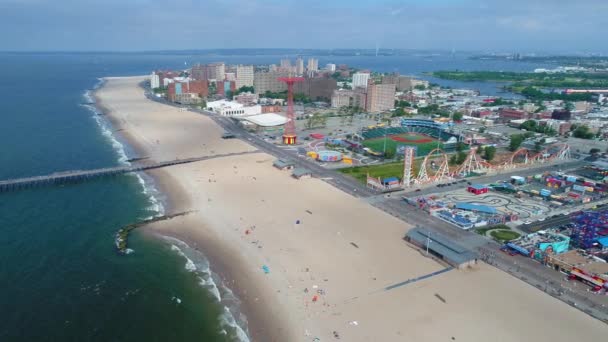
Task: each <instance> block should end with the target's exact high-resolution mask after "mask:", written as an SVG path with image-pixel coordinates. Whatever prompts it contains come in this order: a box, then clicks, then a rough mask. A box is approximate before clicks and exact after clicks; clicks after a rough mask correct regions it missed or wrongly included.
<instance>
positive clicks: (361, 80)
mask: <svg viewBox="0 0 608 342" xmlns="http://www.w3.org/2000/svg"><path fill="white" fill-rule="evenodd" d="M367 81H369V74H368V73H366V72H356V73H354V74H353V89H354V88H357V87H360V88H365V89H367Z"/></svg>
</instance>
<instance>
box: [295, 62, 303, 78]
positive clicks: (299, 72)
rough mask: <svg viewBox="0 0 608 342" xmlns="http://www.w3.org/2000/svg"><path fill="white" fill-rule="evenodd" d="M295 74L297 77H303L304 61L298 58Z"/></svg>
mask: <svg viewBox="0 0 608 342" xmlns="http://www.w3.org/2000/svg"><path fill="white" fill-rule="evenodd" d="M296 74H297V75H298V76H302V75H304V60H303V59H302V57H298V59H296Z"/></svg>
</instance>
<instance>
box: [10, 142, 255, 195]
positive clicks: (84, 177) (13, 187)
mask: <svg viewBox="0 0 608 342" xmlns="http://www.w3.org/2000/svg"><path fill="white" fill-rule="evenodd" d="M257 152H258V151H257V150H256V151H247V152H238V153H226V154H216V155H211V156H205V157H196V158H188V159H175V160H171V161H164V162H159V163H149V164H142V165H125V166H116V167H108V168H102V169H94V170H73V171H66V172H56V173H52V174H50V175H45V176H35V177H28V178H15V179H7V180H3V181H0V193H2V192H10V191H17V190H23V189H28V188H33V187H38V186H47V185H61V184H68V183H79V182H85V181H88V180H92V179H97V178H101V177H109V176H118V175H122V174H125V173H131V172H139V171H146V170H152V169H158V168H162V167H167V166H172V165H180V164H187V163H193V162H197V161H202V160H207V159H214V158H222V157H230V156H237V155H242V154H248V153H257Z"/></svg>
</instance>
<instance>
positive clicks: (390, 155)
mask: <svg viewBox="0 0 608 342" xmlns="http://www.w3.org/2000/svg"><path fill="white" fill-rule="evenodd" d="M394 157H395V150H394V149H387V150H386V152H384V158H386V159H393V158H394Z"/></svg>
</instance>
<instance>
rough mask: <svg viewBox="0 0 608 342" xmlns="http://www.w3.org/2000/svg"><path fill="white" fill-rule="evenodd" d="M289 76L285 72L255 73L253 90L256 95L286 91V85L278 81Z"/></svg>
mask: <svg viewBox="0 0 608 342" xmlns="http://www.w3.org/2000/svg"><path fill="white" fill-rule="evenodd" d="M286 76H289V74H288V73H287V72H282V71H269V72H256V73H255V75H254V77H253V88H254V89H255V92H256V94H264V93H265V92H267V91H270V92H273V93H278V92H281V91H286V90H287V85H286V84H285V83H283V82H281V81H279V80H278V78H279V77H286Z"/></svg>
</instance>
